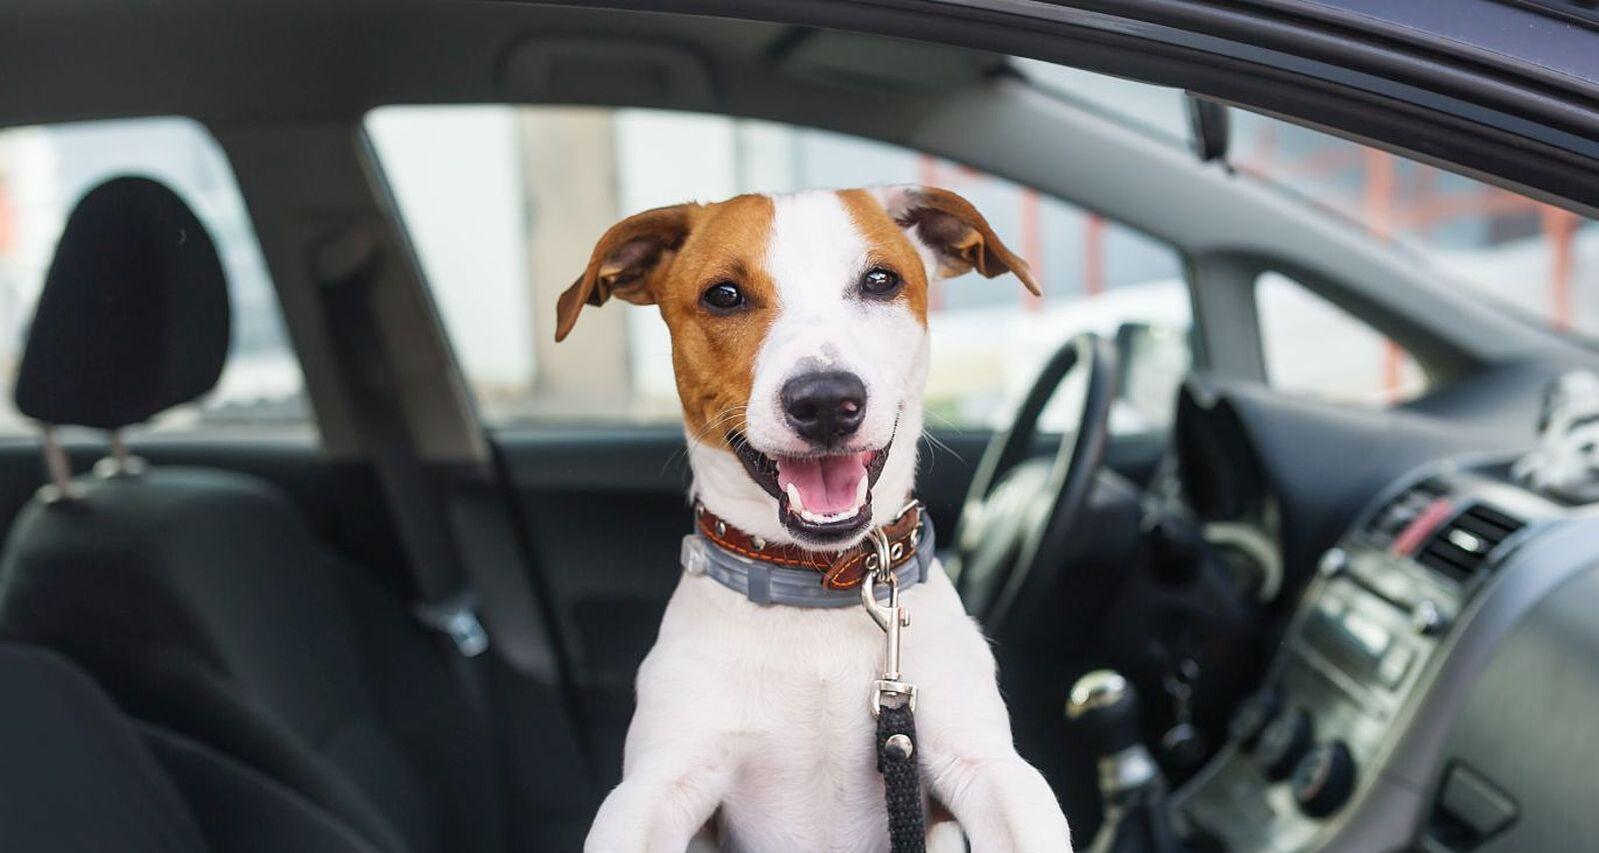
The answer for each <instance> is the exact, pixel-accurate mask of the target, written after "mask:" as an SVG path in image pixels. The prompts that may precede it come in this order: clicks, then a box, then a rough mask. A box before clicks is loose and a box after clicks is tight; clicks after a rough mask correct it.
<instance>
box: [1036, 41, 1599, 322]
mask: <svg viewBox="0 0 1599 853" xmlns="http://www.w3.org/2000/svg"><path fill="white" fill-rule="evenodd" d="M1016 63H1017V67H1018V68H1019V69H1021V71H1022V72H1023V73H1024V74H1025V75H1026V76H1027V77H1028V78H1029V79H1030V80H1031V81H1032V82H1033V83H1035V84H1036V85H1038V86H1040V87H1042V88H1044V89H1046V90H1048V91H1050V92H1052V93H1054V94H1056V95H1057V96H1059V97H1062V98H1065V99H1068V100H1071V101H1073V102H1074V103H1077V104H1080V105H1083V106H1085V107H1087V108H1090V109H1093V110H1094V111H1095V112H1098V113H1100V114H1102V115H1105V116H1108V117H1110V118H1113V119H1116V120H1118V121H1119V122H1121V123H1122V124H1124V125H1127V126H1130V127H1135V128H1138V129H1141V130H1143V131H1144V132H1145V133H1147V134H1148V135H1149V136H1150V137H1152V138H1159V139H1165V140H1167V141H1169V142H1170V143H1171V144H1173V145H1183V146H1186V145H1187V144H1188V142H1189V134H1190V130H1189V123H1188V117H1187V114H1186V112H1185V109H1184V104H1183V93H1182V92H1181V91H1179V90H1177V89H1167V88H1162V87H1158V86H1150V85H1148V84H1145V83H1134V82H1131V81H1127V80H1119V79H1116V78H1111V77H1105V76H1103V75H1099V74H1093V73H1090V72H1086V71H1079V70H1076V69H1072V68H1065V67H1062V66H1058V65H1050V64H1048V63H1044V62H1035V61H1032V60H1017V61H1016ZM1229 113H1230V119H1231V142H1230V145H1229V147H1228V152H1229V153H1228V163H1229V165H1230V166H1231V167H1232V168H1233V169H1235V170H1236V171H1237V172H1238V173H1239V174H1240V175H1241V176H1243V177H1245V178H1246V179H1249V180H1256V181H1261V182H1264V183H1267V184H1271V185H1273V186H1275V187H1277V188H1279V189H1281V190H1283V191H1285V192H1287V193H1289V194H1291V195H1293V196H1295V197H1297V198H1299V199H1301V200H1303V201H1304V202H1305V203H1306V204H1307V205H1311V206H1315V207H1319V208H1322V209H1325V210H1327V211H1330V212H1332V213H1333V214H1335V215H1338V216H1342V217H1344V218H1347V219H1349V220H1351V221H1353V222H1355V223H1358V224H1359V225H1360V227H1361V228H1363V229H1364V230H1366V232H1367V233H1368V234H1370V235H1371V238H1372V239H1373V240H1381V241H1391V242H1395V243H1398V244H1401V245H1403V246H1404V247H1406V248H1407V249H1410V250H1411V251H1413V252H1414V253H1415V254H1417V255H1419V256H1421V257H1422V258H1423V259H1424V260H1425V261H1426V262H1428V263H1430V264H1431V266H1433V267H1434V268H1436V269H1437V270H1439V271H1440V272H1441V273H1443V274H1445V275H1447V276H1449V277H1450V278H1452V279H1454V280H1457V281H1459V282H1460V283H1461V284H1462V285H1463V286H1464V287H1466V288H1467V289H1469V290H1470V291H1472V292H1474V293H1477V294H1480V295H1481V296H1482V297H1483V298H1484V299H1488V300H1492V301H1494V302H1496V303H1498V304H1500V305H1502V306H1506V307H1508V308H1510V309H1511V311H1512V312H1514V313H1516V314H1519V315H1521V316H1523V317H1525V318H1527V319H1528V320H1529V321H1531V322H1536V323H1539V324H1542V325H1544V326H1546V327H1547V328H1550V329H1553V330H1555V331H1558V332H1564V333H1573V334H1574V335H1575V336H1578V337H1580V338H1582V339H1583V340H1584V341H1585V342H1587V343H1588V345H1590V346H1591V345H1593V342H1594V341H1599V223H1596V222H1595V220H1592V219H1588V218H1585V217H1582V216H1578V215H1577V214H1575V213H1571V212H1570V211H1567V210H1563V209H1561V208H1557V207H1554V206H1551V205H1548V204H1544V203H1543V202H1539V201H1536V200H1533V199H1530V198H1527V197H1526V196H1523V195H1518V194H1517V193H1514V192H1511V191H1509V190H1504V189H1500V188H1498V187H1494V186H1490V185H1488V184H1484V183H1482V182H1480V181H1475V180H1472V179H1471V178H1467V177H1464V176H1461V175H1457V174H1454V173H1453V172H1447V171H1444V170H1442V169H1438V168H1434V167H1432V166H1428V165H1425V164H1422V163H1418V162H1415V161H1413V160H1408V159H1406V158H1404V157H1400V156H1397V155H1394V154H1389V153H1387V152H1385V151H1380V150H1378V149H1375V148H1371V147H1368V146H1364V145H1360V144H1358V143H1355V142H1350V141H1348V140H1345V139H1340V138H1338V137H1335V136H1331V135H1329V134H1325V133H1321V132H1318V131H1315V130H1311V129H1309V128H1305V127H1300V126H1298V125H1295V124H1289V123H1288V122H1284V121H1280V120H1278V119H1274V118H1270V117H1267V116H1262V115H1257V114H1255V113H1250V112H1247V111H1244V110H1239V109H1231V110H1229Z"/></svg>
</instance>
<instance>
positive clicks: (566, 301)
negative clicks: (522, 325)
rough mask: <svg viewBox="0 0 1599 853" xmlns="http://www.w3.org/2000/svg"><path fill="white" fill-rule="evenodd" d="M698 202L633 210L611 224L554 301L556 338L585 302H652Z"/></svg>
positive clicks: (567, 330)
mask: <svg viewBox="0 0 1599 853" xmlns="http://www.w3.org/2000/svg"><path fill="white" fill-rule="evenodd" d="M699 209H700V205H698V204H677V205H672V206H671V207H657V208H655V209H654V210H646V211H644V212H643V213H637V214H634V215H632V216H629V217H628V218H626V219H624V220H622V221H621V222H618V223H616V224H615V225H612V226H611V227H610V229H609V230H607V231H606V232H605V236H603V237H601V238H600V242H599V243H598V244H596V245H595V247H594V253H593V254H592V255H590V256H589V263H588V267H587V268H585V269H584V270H583V274H582V275H580V276H578V279H577V281H575V282H573V283H572V286H571V287H568V288H567V289H566V292H564V293H562V294H561V297H560V299H559V300H557V302H556V305H555V340H556V341H557V342H559V341H562V340H564V339H565V338H566V336H567V335H568V334H569V333H571V331H572V326H574V325H576V323H577V315H578V312H580V311H582V310H583V306H584V305H603V304H605V300H607V299H610V298H611V297H612V296H615V297H616V298H618V299H625V300H627V301H628V302H631V303H633V304H635V305H649V304H651V303H653V302H654V301H655V286H656V285H657V284H658V283H659V281H660V279H661V277H662V276H663V275H664V274H665V272H666V269H667V267H669V266H671V264H672V257H673V256H674V255H676V254H677V250H678V249H680V248H682V246H683V241H684V240H686V239H687V238H688V233H689V231H690V230H691V229H692V228H693V221H694V214H695V212H696V211H698V210H699Z"/></svg>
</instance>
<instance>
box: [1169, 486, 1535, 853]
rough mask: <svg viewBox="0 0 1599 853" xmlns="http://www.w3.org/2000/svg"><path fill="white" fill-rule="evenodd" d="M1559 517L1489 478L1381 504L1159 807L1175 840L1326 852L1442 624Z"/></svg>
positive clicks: (1376, 769)
mask: <svg viewBox="0 0 1599 853" xmlns="http://www.w3.org/2000/svg"><path fill="white" fill-rule="evenodd" d="M1560 512H1561V508H1560V507H1559V506H1557V505H1555V504H1552V503H1550V502H1549V501H1547V500H1545V499H1544V498H1542V497H1539V496H1537V495H1533V494H1531V493H1529V492H1526V491H1524V490H1522V489H1520V488H1517V487H1515V486H1513V485H1511V484H1510V483H1509V482H1508V478H1507V477H1505V476H1504V470H1503V466H1500V465H1494V464H1489V465H1481V466H1443V467H1435V468H1433V469H1430V470H1427V471H1422V472H1418V473H1416V474H1414V475H1412V476H1410V477H1407V478H1406V479H1405V480H1404V481H1402V482H1401V483H1399V484H1396V485H1395V486H1394V487H1392V488H1390V490H1388V492H1386V493H1385V494H1383V495H1381V496H1379V498H1378V499H1377V500H1376V501H1374V502H1373V503H1372V505H1371V506H1369V507H1368V508H1367V509H1366V510H1365V512H1363V513H1362V516H1361V518H1360V519H1359V520H1358V521H1357V523H1356V524H1355V526H1354V527H1353V528H1352V529H1351V530H1350V531H1349V532H1348V533H1347V534H1346V535H1345V536H1344V537H1343V539H1342V540H1341V541H1340V542H1339V544H1338V546H1337V547H1335V548H1333V549H1331V550H1329V551H1328V552H1326V554H1325V555H1323V557H1322V559H1321V561H1320V564H1319V566H1318V567H1317V568H1318V572H1317V575H1318V576H1317V578H1316V579H1315V581H1314V582H1313V583H1312V584H1311V585H1310V587H1309V589H1308V590H1307V592H1306V594H1305V596H1304V598H1303V600H1302V602H1301V604H1300V606H1299V609H1298V611H1297V612H1296V614H1295V615H1294V617H1293V620H1292V622H1291V624H1290V626H1289V628H1288V631H1287V633H1286V635H1285V639H1284V641H1283V645H1282V647H1281V649H1280V651H1279V652H1278V655H1277V657H1276V660H1275V661H1274V663H1273V666H1272V668H1271V671H1270V674H1269V676H1268V678H1267V680H1266V682H1265V685H1264V686H1263V687H1262V688H1261V689H1260V691H1259V692H1258V693H1256V694H1255V695H1254V696H1253V697H1252V698H1251V699H1249V700H1248V701H1247V702H1245V703H1244V705H1243V706H1242V707H1240V709H1239V710H1238V711H1237V713H1236V716H1235V717H1234V719H1233V721H1232V724H1231V727H1230V732H1229V735H1230V737H1229V742H1228V744H1227V745H1226V746H1225V747H1224V748H1223V749H1222V751H1221V753H1220V754H1219V755H1218V756H1217V758H1216V759H1215V760H1213V761H1212V762H1211V764H1210V765H1209V766H1208V767H1207V768H1206V770H1205V771H1204V772H1202V773H1201V774H1199V775H1198V776H1197V777H1195V778H1194V779H1193V780H1191V781H1190V782H1189V783H1188V784H1187V785H1186V786H1185V787H1184V788H1183V789H1182V790H1180V791H1178V792H1177V793H1176V794H1175V795H1174V797H1173V809H1174V813H1175V816H1176V819H1177V820H1178V822H1179V827H1180V828H1181V829H1183V830H1184V831H1185V834H1187V835H1190V836H1191V837H1194V838H1197V839H1205V840H1207V841H1208V842H1209V843H1208V844H1202V845H1199V846H1201V847H1207V846H1208V847H1211V848H1214V849H1221V850H1226V851H1285V853H1286V851H1300V850H1319V849H1323V848H1324V847H1327V846H1328V845H1329V844H1330V843H1331V842H1332V841H1333V840H1334V839H1335V838H1336V837H1337V836H1338V834H1339V830H1340V826H1341V822H1342V821H1343V820H1344V819H1345V818H1346V817H1347V816H1348V815H1349V814H1350V812H1351V811H1352V810H1353V809H1355V808H1356V807H1357V805H1359V803H1360V801H1361V800H1362V799H1363V798H1370V797H1375V796H1381V794H1380V793H1378V792H1377V791H1376V790H1375V789H1376V785H1375V783H1374V780H1375V779H1377V778H1378V777H1380V776H1381V775H1382V771H1383V766H1384V764H1385V763H1386V762H1387V761H1388V760H1389V758H1390V755H1391V753H1392V751H1393V750H1394V749H1395V746H1396V744H1397V743H1398V742H1399V739H1400V738H1401V737H1402V736H1403V734H1404V733H1405V730H1406V729H1407V728H1408V727H1410V726H1413V725H1417V724H1418V721H1417V719H1416V716H1415V714H1416V705H1417V703H1418V702H1420V700H1421V698H1422V694H1423V693H1424V692H1425V691H1426V688H1427V684H1428V682H1429V681H1430V680H1431V678H1432V676H1433V675H1434V670H1435V669H1436V667H1435V664H1436V662H1437V659H1438V658H1440V657H1442V656H1444V655H1445V654H1446V653H1447V651H1448V648H1449V646H1450V644H1451V640H1452V636H1453V634H1454V632H1455V631H1456V627H1457V623H1459V622H1460V621H1461V619H1462V616H1463V614H1466V613H1468V612H1469V609H1470V608H1471V606H1472V603H1473V599H1474V598H1475V597H1476V596H1478V595H1479V593H1480V592H1481V591H1482V590H1483V589H1484V588H1485V586H1486V585H1487V584H1488V583H1489V582H1490V580H1491V578H1492V577H1493V574H1494V572H1495V570H1496V568H1497V567H1498V566H1499V565H1500V564H1501V563H1502V562H1503V561H1504V560H1505V559H1506V557H1507V555H1508V554H1510V553H1511V552H1512V551H1514V550H1515V549H1516V548H1517V547H1519V545H1520V543H1521V542H1523V541H1525V540H1526V539H1527V538H1528V537H1531V536H1533V535H1536V533H1537V531H1538V529H1539V528H1540V526H1542V525H1544V524H1545V523H1546V522H1548V521H1549V520H1550V519H1552V518H1553V517H1554V516H1557V515H1559V514H1560Z"/></svg>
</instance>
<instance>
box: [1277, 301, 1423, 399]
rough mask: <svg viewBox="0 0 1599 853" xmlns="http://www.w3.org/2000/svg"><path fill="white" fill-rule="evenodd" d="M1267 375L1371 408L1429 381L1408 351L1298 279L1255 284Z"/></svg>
mask: <svg viewBox="0 0 1599 853" xmlns="http://www.w3.org/2000/svg"><path fill="white" fill-rule="evenodd" d="M1255 302H1256V309H1257V311H1258V312H1259V315H1260V333H1261V339H1260V342H1261V348H1262V349H1263V350H1264V356H1265V359H1266V377H1267V381H1269V382H1270V383H1271V384H1273V385H1275V386H1277V387H1279V388H1282V389H1284V390H1288V391H1295V392H1299V393H1304V394H1310V395H1313V396H1316V397H1321V398H1324V399H1330V400H1337V401H1340V402H1346V403H1360V404H1366V405H1384V404H1388V403H1394V402H1398V401H1401V400H1407V399H1409V398H1411V397H1414V396H1416V395H1417V394H1419V393H1420V392H1421V391H1422V390H1423V388H1425V386H1426V376H1425V374H1423V373H1422V371H1421V367H1420V365H1418V364H1417V363H1416V360H1415V359H1414V358H1411V357H1410V354H1409V353H1407V352H1405V351H1404V350H1403V349H1400V348H1399V346H1398V345H1397V344H1395V343H1393V342H1392V341H1390V340H1388V339H1387V338H1385V337H1383V336H1382V335H1381V334H1380V333H1378V332H1377V331H1375V330H1374V329H1372V328H1371V327H1370V326H1367V325H1366V324H1365V323H1362V322H1361V321H1360V320H1358V319H1356V318H1355V317H1353V316H1352V315H1350V314H1349V313H1347V312H1345V311H1344V310H1343V309H1341V308H1339V307H1338V306H1336V305H1333V304H1332V303H1331V302H1328V301H1327V300H1325V299H1323V298H1321V297H1320V296H1317V295H1316V294H1315V293H1313V292H1312V291H1311V290H1309V289H1308V288H1306V287H1305V286H1304V285H1301V284H1300V283H1299V282H1297V281H1294V280H1293V279H1291V278H1288V277H1287V276H1285V275H1281V274H1279V273H1265V274H1264V275H1262V276H1261V277H1260V278H1258V279H1257V280H1256V281H1255Z"/></svg>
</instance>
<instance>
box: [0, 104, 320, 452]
mask: <svg viewBox="0 0 1599 853" xmlns="http://www.w3.org/2000/svg"><path fill="white" fill-rule="evenodd" d="M120 175H138V176H143V177H148V178H153V179H155V180H158V181H161V182H162V183H165V184H166V185H167V186H169V187H171V188H172V189H173V190H174V191H175V192H176V193H177V194H178V195H179V196H181V197H182V198H183V200H184V201H185V202H187V203H188V205H189V206H190V207H191V208H193V209H194V212H195V214H196V215H197V216H199V218H200V221H201V222H202V223H204V224H205V226H206V229H207V230H208V231H210V233H211V237H212V239H213V240H214V241H215V243H216V246H217V251H218V252H219V253H220V254H221V256H222V265H223V269H224V270H225V271H226V273H227V276H228V288H229V297H230V300H231V302H232V305H233V339H232V341H231V343H230V346H229V352H228V361H227V365H226V367H225V368H224V369H223V372H222V378H221V380H220V381H219V382H218V385H217V389H216V390H215V391H213V392H212V393H211V394H209V395H208V396H206V397H205V398H203V399H202V400H201V401H199V402H197V403H192V404H188V405H185V406H180V407H178V408H176V409H173V410H171V411H168V412H165V413H163V414H162V415H160V416H158V417H157V418H156V419H155V420H154V421H153V422H152V423H150V424H147V425H145V427H143V428H145V429H149V430H153V431H162V432H182V431H197V430H204V431H206V432H207V433H209V434H222V433H228V432H234V431H241V432H244V433H248V434H252V435H255V434H259V433H260V430H261V428H263V427H268V428H271V429H273V430H274V431H275V430H279V429H282V430H286V431H289V432H302V431H308V430H309V429H310V418H309V413H308V409H307V406H306V403H305V398H304V385H305V380H304V377H303V376H302V374H301V372H300V365H299V361H298V359H296V358H295V355H294V350H293V349H292V348H291V347H290V345H289V339H288V335H287V333H286V331H285V329H284V325H283V317H282V314H281V312H280V309H279V306H278V300H277V294H276V292H275V291H274V290H273V287H272V281H271V278H270V277H269V276H268V274H267V269H266V263H265V261H264V260H263V259H262V257H261V247H260V244H259V243H258V242H257V241H256V236H255V231H254V228H253V227H252V226H251V224H250V218H249V215H248V213H247V212H246V210H245V207H244V200H243V198H242V197H241V196H240V194H239V188H238V185H237V183H236V182H235V181H234V177H233V172H232V170H231V169H230V168H229V167H228V163H227V159H226V158H225V157H224V156H223V153H222V149H221V148H220V146H218V145H217V143H216V140H215V139H214V138H212V136H211V134H210V133H209V132H207V131H206V129H205V128H204V127H202V126H200V125H199V124H198V123H196V122H194V121H190V120H188V119H182V118H149V119H126V120H116V121H97V122H81V123H73V124H62V125H45V126H36V127H19V128H11V129H6V130H0V384H3V387H0V435H18V434H26V433H31V432H32V431H33V430H34V426H33V425H32V424H30V423H28V422H27V421H26V419H24V418H23V417H22V416H21V415H20V414H18V413H17V411H16V409H15V408H14V407H13V405H12V396H11V393H12V388H13V385H14V383H15V380H16V371H17V365H18V363H19V362H20V361H21V358H22V352H23V345H24V343H25V341H26V336H27V333H28V326H29V324H30V323H31V321H32V318H33V309H34V305H35V304H36V303H37V302H38V299H39V290H40V287H41V286H42V285H43V283H44V278H45V273H46V272H47V271H48V270H49V268H50V261H51V258H52V256H53V254H54V252H55V245H56V240H57V239H58V238H59V237H60V235H61V229H62V227H63V226H64V225H65V224H66V220H67V217H68V216H69V215H70V214H71V212H72V209H73V206H74V205H75V204H76V203H77V201H78V199H79V198H81V197H82V196H83V194H84V193H85V192H87V191H88V190H90V189H92V188H93V187H95V186H97V185H99V184H100V183H102V182H104V181H105V180H107V179H110V178H113V177H117V176H120Z"/></svg>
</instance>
